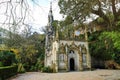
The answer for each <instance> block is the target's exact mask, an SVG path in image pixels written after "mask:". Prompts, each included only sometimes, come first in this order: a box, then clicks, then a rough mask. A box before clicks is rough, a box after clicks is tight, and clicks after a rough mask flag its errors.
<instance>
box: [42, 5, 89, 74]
mask: <svg viewBox="0 0 120 80" xmlns="http://www.w3.org/2000/svg"><path fill="white" fill-rule="evenodd" d="M53 21H54V19H53V14H52V6H51V7H50V11H49V14H48V26H47V28H46V42H45V60H44V63H45V67H48V66H49V67H51V68H52V69H53V70H54V72H59V71H82V70H85V69H91V56H90V54H89V50H88V42H87V41H75V40H59V39H58V37H57V36H56V35H55V34H56V33H55V31H54V28H53V26H52V23H53Z"/></svg>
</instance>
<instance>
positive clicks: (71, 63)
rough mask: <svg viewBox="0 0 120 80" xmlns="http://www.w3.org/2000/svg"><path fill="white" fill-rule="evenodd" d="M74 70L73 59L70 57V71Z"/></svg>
mask: <svg viewBox="0 0 120 80" xmlns="http://www.w3.org/2000/svg"><path fill="white" fill-rule="evenodd" d="M74 70H75V60H74V59H73V58H71V59H70V71H74Z"/></svg>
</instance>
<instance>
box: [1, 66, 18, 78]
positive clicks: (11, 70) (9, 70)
mask: <svg viewBox="0 0 120 80" xmlns="http://www.w3.org/2000/svg"><path fill="white" fill-rule="evenodd" d="M17 68H18V67H17V65H14V66H6V67H0V79H1V80H6V79H7V78H9V77H11V76H13V75H16V74H17Z"/></svg>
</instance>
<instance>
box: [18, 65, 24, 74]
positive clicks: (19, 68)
mask: <svg viewBox="0 0 120 80" xmlns="http://www.w3.org/2000/svg"><path fill="white" fill-rule="evenodd" d="M24 72H25V68H24V66H23V64H22V63H18V73H24Z"/></svg>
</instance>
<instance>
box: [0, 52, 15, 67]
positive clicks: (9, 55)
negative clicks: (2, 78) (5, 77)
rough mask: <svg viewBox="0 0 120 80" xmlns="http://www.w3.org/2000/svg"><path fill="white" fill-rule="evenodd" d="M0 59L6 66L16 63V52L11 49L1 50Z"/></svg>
mask: <svg viewBox="0 0 120 80" xmlns="http://www.w3.org/2000/svg"><path fill="white" fill-rule="evenodd" d="M0 61H1V62H2V63H3V65H4V66H10V65H12V63H16V57H15V54H14V53H13V52H10V51H4V50H3V51H0Z"/></svg>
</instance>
